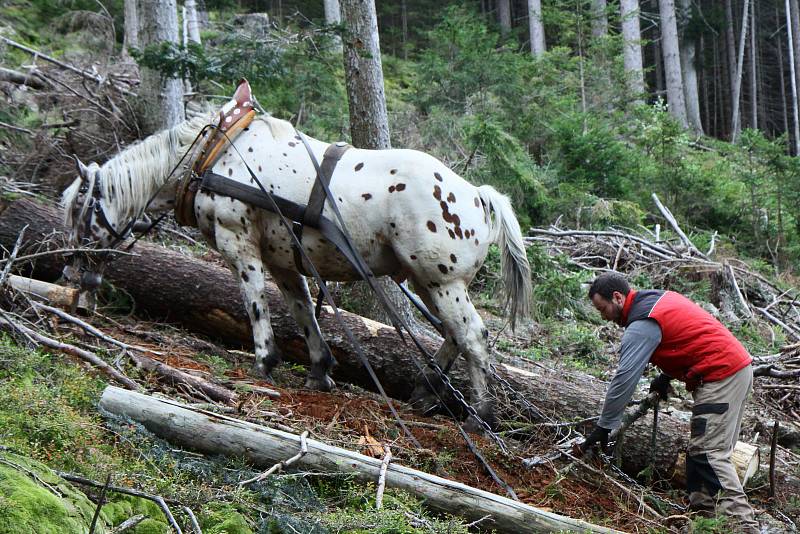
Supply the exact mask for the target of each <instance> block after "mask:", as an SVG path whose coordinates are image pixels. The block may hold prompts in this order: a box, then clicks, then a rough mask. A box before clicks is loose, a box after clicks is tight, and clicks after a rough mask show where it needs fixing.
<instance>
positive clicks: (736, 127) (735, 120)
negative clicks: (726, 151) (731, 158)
mask: <svg viewBox="0 0 800 534" xmlns="http://www.w3.org/2000/svg"><path fill="white" fill-rule="evenodd" d="M749 9H750V0H744V10H743V12H742V32H741V34H739V57H738V58H737V60H736V78H735V79H734V84H733V96H732V100H733V117H731V142H732V143H736V142H738V141H739V134H740V133H741V130H742V127H741V122H740V120H741V117H740V115H741V114H740V106H739V104H740V102H739V101H740V100H741V99H740V98H739V97H740V95H741V89H742V68H743V67H744V43H745V38H746V37H747V20H748V16H747V15H748V11H749Z"/></svg>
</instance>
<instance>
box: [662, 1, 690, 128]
mask: <svg viewBox="0 0 800 534" xmlns="http://www.w3.org/2000/svg"><path fill="white" fill-rule="evenodd" d="M658 4H659V12H660V13H661V51H662V55H663V58H664V75H665V77H666V81H667V104H669V112H670V115H672V116H673V117H675V119H676V120H677V121H678V122H679V123H680V124H681V126H683V127H684V128H688V126H689V121H688V119H687V118H686V101H685V99H684V97H683V77H682V75H681V58H680V46H679V44H678V24H677V22H676V20H675V1H674V0H659V2H658Z"/></svg>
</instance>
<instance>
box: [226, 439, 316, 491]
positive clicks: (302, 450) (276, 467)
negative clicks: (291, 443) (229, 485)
mask: <svg viewBox="0 0 800 534" xmlns="http://www.w3.org/2000/svg"><path fill="white" fill-rule="evenodd" d="M307 437H308V430H304V431H303V433H302V434H300V452H298V453H297V454H295V455H294V456H292V457H291V458H289V459H288V460H284V461H282V462H278V463H277V464H275V465H273V466H272V467H270V468H269V469H267V470H266V471H264V472H263V473H261V474H260V475H257V476H254V477H253V478H248V479H247V480H243V481H241V482H239V487H240V488H241V487H244V486H247V485H249V484H252V483H253V482H261V481H262V480H264V479H265V478H267V477H268V476H270V475H271V474H272V473H277V472H280V471H282V470H283V469H285V468H286V467H288V466H290V465H291V464H293V463H294V462H296V461H297V460H299V459H300V458H302V457H303V456H305V455H306V454H308V444H307V443H306V438H307Z"/></svg>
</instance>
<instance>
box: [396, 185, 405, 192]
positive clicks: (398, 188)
mask: <svg viewBox="0 0 800 534" xmlns="http://www.w3.org/2000/svg"><path fill="white" fill-rule="evenodd" d="M405 188H406V184H397V187H395V189H396V190H397V191H403V190H404V189H405Z"/></svg>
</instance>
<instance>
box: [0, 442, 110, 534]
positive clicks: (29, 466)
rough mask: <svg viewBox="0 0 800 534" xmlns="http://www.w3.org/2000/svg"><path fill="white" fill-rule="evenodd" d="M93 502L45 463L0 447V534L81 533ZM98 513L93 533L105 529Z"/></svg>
mask: <svg viewBox="0 0 800 534" xmlns="http://www.w3.org/2000/svg"><path fill="white" fill-rule="evenodd" d="M95 508H96V507H95V505H94V503H92V502H91V501H90V500H89V499H88V498H87V497H86V495H84V494H83V493H82V492H80V491H79V490H77V489H75V487H73V486H72V485H71V484H69V483H67V482H66V481H64V480H63V479H62V478H60V477H59V476H57V475H56V474H55V473H53V472H52V471H51V470H50V469H49V468H48V467H47V466H45V465H43V464H41V463H39V462H37V461H35V460H31V459H30V458H26V457H24V456H20V455H17V454H13V453H11V452H8V451H0V534H64V533H76V534H83V533H88V532H89V526H90V524H91V522H92V516H93V515H94V511H95ZM107 527H108V524H107V523H106V522H105V520H104V519H103V518H102V517H101V518H99V520H98V524H97V527H96V528H95V533H97V534H102V533H105V532H107V531H108V528H107Z"/></svg>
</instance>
